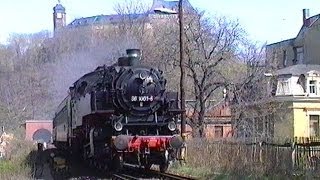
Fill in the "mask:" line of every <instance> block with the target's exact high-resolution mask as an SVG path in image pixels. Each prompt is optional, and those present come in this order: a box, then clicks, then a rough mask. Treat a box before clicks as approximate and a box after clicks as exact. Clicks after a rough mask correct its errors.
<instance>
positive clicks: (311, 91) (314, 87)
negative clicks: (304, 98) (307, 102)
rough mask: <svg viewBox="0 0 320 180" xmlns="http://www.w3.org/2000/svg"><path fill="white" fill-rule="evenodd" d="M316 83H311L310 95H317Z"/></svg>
mask: <svg viewBox="0 0 320 180" xmlns="http://www.w3.org/2000/svg"><path fill="white" fill-rule="evenodd" d="M316 83H317V82H316V81H313V80H312V81H309V93H310V94H317V87H316Z"/></svg>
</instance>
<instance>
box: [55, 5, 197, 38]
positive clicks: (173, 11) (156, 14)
mask: <svg viewBox="0 0 320 180" xmlns="http://www.w3.org/2000/svg"><path fill="white" fill-rule="evenodd" d="M178 3H179V1H177V0H175V1H166V0H153V4H152V6H151V8H150V9H149V10H148V11H146V12H143V13H134V14H111V15H95V16H91V17H82V18H78V19H74V20H73V21H72V22H71V23H70V24H68V25H66V10H65V8H64V7H63V6H62V5H61V4H57V5H56V6H55V7H54V8H53V24H54V31H55V32H57V31H58V30H59V29H61V28H62V27H67V28H79V27H91V28H93V29H95V30H97V29H102V28H104V27H105V26H109V25H115V24H118V23H122V22H123V21H124V20H128V19H129V20H133V21H146V20H147V22H149V23H150V24H152V22H153V21H158V20H161V19H166V18H168V17H170V16H172V17H177V12H178ZM183 7H184V12H185V13H186V14H189V13H193V12H195V9H194V8H193V7H192V5H191V4H190V2H189V1H188V0H184V2H183Z"/></svg>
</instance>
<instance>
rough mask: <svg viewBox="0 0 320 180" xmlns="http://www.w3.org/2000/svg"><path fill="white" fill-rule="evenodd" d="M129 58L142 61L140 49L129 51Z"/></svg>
mask: <svg viewBox="0 0 320 180" xmlns="http://www.w3.org/2000/svg"><path fill="white" fill-rule="evenodd" d="M126 52H127V56H128V57H136V58H138V59H139V60H140V58H141V51H140V49H127V50H126Z"/></svg>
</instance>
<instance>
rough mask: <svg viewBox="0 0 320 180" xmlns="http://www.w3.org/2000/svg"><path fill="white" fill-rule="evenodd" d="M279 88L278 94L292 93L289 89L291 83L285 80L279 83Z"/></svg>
mask: <svg viewBox="0 0 320 180" xmlns="http://www.w3.org/2000/svg"><path fill="white" fill-rule="evenodd" d="M278 85H279V87H278V90H277V91H278V92H277V94H282V95H285V94H289V93H290V88H289V81H288V80H283V81H279V83H278Z"/></svg>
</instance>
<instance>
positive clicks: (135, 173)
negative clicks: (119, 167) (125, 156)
mask: <svg viewBox="0 0 320 180" xmlns="http://www.w3.org/2000/svg"><path fill="white" fill-rule="evenodd" d="M112 179H115V180H131V179H132V180H136V179H161V180H165V179H172V180H194V178H190V177H185V176H179V175H176V174H170V173H162V172H160V171H156V170H145V169H143V168H140V167H138V166H133V165H127V164H126V166H125V170H124V171H123V172H121V173H116V174H113V175H112Z"/></svg>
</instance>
